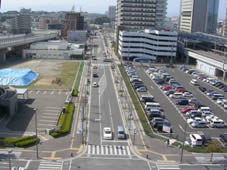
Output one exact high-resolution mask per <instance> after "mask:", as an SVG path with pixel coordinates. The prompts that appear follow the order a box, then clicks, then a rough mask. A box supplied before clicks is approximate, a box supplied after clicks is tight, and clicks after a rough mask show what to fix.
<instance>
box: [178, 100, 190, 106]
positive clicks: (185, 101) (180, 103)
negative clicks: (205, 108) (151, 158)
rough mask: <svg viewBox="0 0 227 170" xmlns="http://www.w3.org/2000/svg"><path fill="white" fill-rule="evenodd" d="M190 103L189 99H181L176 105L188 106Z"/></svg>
mask: <svg viewBox="0 0 227 170" xmlns="http://www.w3.org/2000/svg"><path fill="white" fill-rule="evenodd" d="M188 104H189V102H188V100H187V99H180V100H178V101H177V102H176V105H188Z"/></svg>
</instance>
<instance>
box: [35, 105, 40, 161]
mask: <svg viewBox="0 0 227 170" xmlns="http://www.w3.org/2000/svg"><path fill="white" fill-rule="evenodd" d="M37 110H38V109H37V108H35V109H34V111H35V137H36V138H38V128H37ZM36 158H37V159H39V148H38V142H36Z"/></svg>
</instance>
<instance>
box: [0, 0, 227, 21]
mask: <svg viewBox="0 0 227 170" xmlns="http://www.w3.org/2000/svg"><path fill="white" fill-rule="evenodd" d="M116 3H117V0H2V9H0V11H8V10H20V9H21V8H32V10H34V11H37V10H46V11H69V10H71V9H72V6H73V5H75V9H76V11H79V10H80V7H81V9H82V11H87V12H90V13H91V12H95V13H104V12H105V11H106V10H107V9H108V6H109V5H116ZM179 6H180V0H168V16H177V15H178V14H179ZM226 8H227V0H220V5H219V18H220V19H223V18H224V16H225V11H226Z"/></svg>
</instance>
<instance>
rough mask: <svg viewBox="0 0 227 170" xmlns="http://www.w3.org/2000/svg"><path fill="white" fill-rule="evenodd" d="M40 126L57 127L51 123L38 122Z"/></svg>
mask: <svg viewBox="0 0 227 170" xmlns="http://www.w3.org/2000/svg"><path fill="white" fill-rule="evenodd" d="M38 125H39V126H51V127H55V126H56V125H50V124H38Z"/></svg>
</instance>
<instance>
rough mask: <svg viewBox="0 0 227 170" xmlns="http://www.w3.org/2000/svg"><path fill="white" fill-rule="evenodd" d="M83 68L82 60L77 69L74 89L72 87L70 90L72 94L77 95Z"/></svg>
mask: <svg viewBox="0 0 227 170" xmlns="http://www.w3.org/2000/svg"><path fill="white" fill-rule="evenodd" d="M83 68H84V62H82V63H81V64H80V69H79V72H78V74H77V78H76V83H75V86H74V89H73V92H72V96H77V95H78V92H79V87H80V80H81V76H82V73H83Z"/></svg>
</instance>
